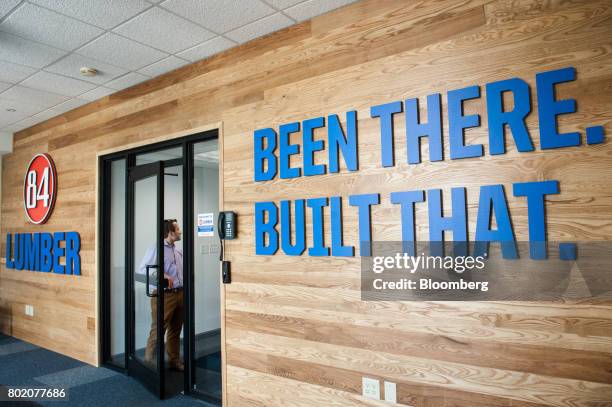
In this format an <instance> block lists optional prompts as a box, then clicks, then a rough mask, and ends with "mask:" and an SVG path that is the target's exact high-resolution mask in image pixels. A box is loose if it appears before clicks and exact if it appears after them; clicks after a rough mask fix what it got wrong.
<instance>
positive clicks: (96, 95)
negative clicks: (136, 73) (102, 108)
mask: <svg viewBox="0 0 612 407" xmlns="http://www.w3.org/2000/svg"><path fill="white" fill-rule="evenodd" d="M115 92H116V90H115V89H110V88H105V87H104V86H99V87H97V88H95V89H94V90H90V91H89V92H87V93H83V94H82V95H79V99H84V100H87V101H90V102H91V101H94V100H98V99H100V98H103V97H104V96H108V95H110V94H112V93H115Z"/></svg>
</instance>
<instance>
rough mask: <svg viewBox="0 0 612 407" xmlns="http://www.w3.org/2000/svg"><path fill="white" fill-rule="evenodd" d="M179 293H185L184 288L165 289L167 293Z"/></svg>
mask: <svg viewBox="0 0 612 407" xmlns="http://www.w3.org/2000/svg"><path fill="white" fill-rule="evenodd" d="M179 291H183V287H177V288H164V292H165V293H178V292H179Z"/></svg>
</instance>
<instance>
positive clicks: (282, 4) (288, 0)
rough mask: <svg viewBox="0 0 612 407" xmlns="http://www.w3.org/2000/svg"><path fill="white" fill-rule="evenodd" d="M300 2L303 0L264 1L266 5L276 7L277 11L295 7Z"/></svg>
mask: <svg viewBox="0 0 612 407" xmlns="http://www.w3.org/2000/svg"><path fill="white" fill-rule="evenodd" d="M302 2H304V0H266V3H268V4H270V5H272V7H276V8H277V9H279V10H283V9H286V8H287V7H291V6H295V5H296V4H298V3H302Z"/></svg>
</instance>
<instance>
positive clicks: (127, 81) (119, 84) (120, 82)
mask: <svg viewBox="0 0 612 407" xmlns="http://www.w3.org/2000/svg"><path fill="white" fill-rule="evenodd" d="M147 79H150V78H149V77H148V76H145V75H142V74H139V73H136V72H130V73H128V74H127V75H124V76H121V77H119V78H117V79H115V80H112V81H110V82H109V83H107V84H105V85H104V86H106V87H108V88H112V89H115V90H121V89H125V88H129V87H130V86H134V85H136V84H138V83H140V82H144V81H146V80H147Z"/></svg>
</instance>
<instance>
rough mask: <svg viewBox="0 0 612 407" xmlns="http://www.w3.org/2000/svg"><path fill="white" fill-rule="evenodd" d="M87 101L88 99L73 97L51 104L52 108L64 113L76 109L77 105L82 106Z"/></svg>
mask: <svg viewBox="0 0 612 407" xmlns="http://www.w3.org/2000/svg"><path fill="white" fill-rule="evenodd" d="M87 103H89V101H88V100H83V99H76V98H73V99H70V100H67V101H65V102H64V103H60V104H59V105H56V106H53V110H55V111H57V112H60V113H66V112H69V111H71V110H73V109H76V108H77V107H79V106H83V105H85V104H87Z"/></svg>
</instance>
